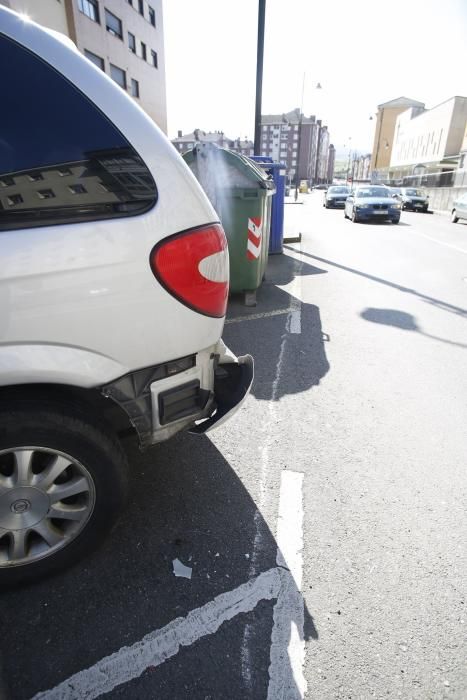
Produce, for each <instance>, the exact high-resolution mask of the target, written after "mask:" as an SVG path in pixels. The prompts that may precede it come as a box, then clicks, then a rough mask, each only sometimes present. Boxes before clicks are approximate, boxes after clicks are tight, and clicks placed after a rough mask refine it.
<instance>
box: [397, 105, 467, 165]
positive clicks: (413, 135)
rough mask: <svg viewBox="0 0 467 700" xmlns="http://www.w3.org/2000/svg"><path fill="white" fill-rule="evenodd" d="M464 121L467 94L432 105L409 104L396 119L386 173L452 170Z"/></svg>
mask: <svg viewBox="0 0 467 700" xmlns="http://www.w3.org/2000/svg"><path fill="white" fill-rule="evenodd" d="M466 122H467V97H458V96H457V97H451V98H450V99H449V100H446V101H445V102H442V103H441V104H440V105H437V106H436V107H433V108H432V109H419V108H416V107H412V108H410V109H408V110H406V111H404V112H402V114H400V115H399V116H398V117H397V120H396V126H395V133H394V145H393V148H392V154H391V162H390V166H389V170H390V174H391V176H392V177H393V178H397V177H401V176H403V175H417V174H422V173H424V172H442V171H443V170H453V169H455V167H456V166H457V163H458V159H459V152H460V150H461V148H462V141H463V137H464V133H465V128H466Z"/></svg>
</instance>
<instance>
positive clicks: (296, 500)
mask: <svg viewBox="0 0 467 700" xmlns="http://www.w3.org/2000/svg"><path fill="white" fill-rule="evenodd" d="M302 486H303V474H302V473H300V472H294V471H289V470H284V471H283V472H282V474H281V488H280V493H279V516H278V520H277V538H276V541H277V559H276V562H277V565H278V566H283V567H286V568H287V569H289V571H290V573H291V574H292V578H293V580H294V581H295V585H296V586H297V588H298V589H299V590H300V589H301V587H302V572H303V554H302V550H303V497H302Z"/></svg>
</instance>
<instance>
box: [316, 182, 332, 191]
mask: <svg viewBox="0 0 467 700" xmlns="http://www.w3.org/2000/svg"><path fill="white" fill-rule="evenodd" d="M328 187H329V185H327V184H325V183H324V182H321V183H320V184H319V185H314V187H313V189H314V190H327V189H328Z"/></svg>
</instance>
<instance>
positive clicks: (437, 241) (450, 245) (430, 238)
mask: <svg viewBox="0 0 467 700" xmlns="http://www.w3.org/2000/svg"><path fill="white" fill-rule="evenodd" d="M410 233H411V234H412V235H415V236H420V237H421V238H426V239H427V240H428V241H433V243H437V244H438V245H442V246H444V247H445V248H452V249H453V250H457V252H458V253H464V255H467V250H465V248H459V247H458V246H457V245H453V244H452V243H446V242H445V241H439V240H438V239H437V238H433V237H432V236H427V234H426V233H420V231H411V232H410Z"/></svg>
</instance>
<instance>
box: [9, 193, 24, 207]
mask: <svg viewBox="0 0 467 700" xmlns="http://www.w3.org/2000/svg"><path fill="white" fill-rule="evenodd" d="M6 199H7V202H8V204H9V206H10V207H14V206H16V205H17V204H22V203H23V198H22V196H21V195H20V194H10V195H9V196H8V197H7V198H6Z"/></svg>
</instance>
